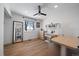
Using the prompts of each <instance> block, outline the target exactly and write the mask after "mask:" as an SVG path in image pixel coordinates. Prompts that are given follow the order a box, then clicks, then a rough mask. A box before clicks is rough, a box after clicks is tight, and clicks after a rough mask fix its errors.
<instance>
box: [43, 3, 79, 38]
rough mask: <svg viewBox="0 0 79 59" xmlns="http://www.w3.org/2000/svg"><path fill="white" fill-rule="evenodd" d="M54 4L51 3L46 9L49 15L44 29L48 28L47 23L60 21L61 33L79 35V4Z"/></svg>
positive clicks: (45, 20)
mask: <svg viewBox="0 0 79 59" xmlns="http://www.w3.org/2000/svg"><path fill="white" fill-rule="evenodd" d="M53 6H54V5H52V4H51V5H50V6H48V8H46V9H45V10H47V17H46V18H45V19H44V21H43V29H46V28H45V25H47V24H50V23H51V22H53V23H60V24H61V28H60V29H61V33H60V34H64V35H68V36H69V35H70V36H76V37H77V36H79V26H78V25H79V4H75V3H74V4H73V3H71V4H59V5H58V8H54V7H53ZM58 30H59V29H58Z"/></svg>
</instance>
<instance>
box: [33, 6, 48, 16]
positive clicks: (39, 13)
mask: <svg viewBox="0 0 79 59" xmlns="http://www.w3.org/2000/svg"><path fill="white" fill-rule="evenodd" d="M36 15H44V16H46V15H47V14H45V13H42V12H41V7H40V5H39V6H38V13H36V14H34V15H33V16H36Z"/></svg>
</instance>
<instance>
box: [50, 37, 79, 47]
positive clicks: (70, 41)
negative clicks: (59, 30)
mask: <svg viewBox="0 0 79 59" xmlns="http://www.w3.org/2000/svg"><path fill="white" fill-rule="evenodd" d="M51 40H52V41H53V42H56V43H58V44H60V45H64V46H67V47H70V48H78V47H77V46H78V43H79V41H78V39H77V38H74V37H68V36H57V37H54V38H52V39H51Z"/></svg>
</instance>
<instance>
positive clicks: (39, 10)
mask: <svg viewBox="0 0 79 59" xmlns="http://www.w3.org/2000/svg"><path fill="white" fill-rule="evenodd" d="M38 12H39V13H41V7H40V5H39V6H38Z"/></svg>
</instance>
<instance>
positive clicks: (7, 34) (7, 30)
mask: <svg viewBox="0 0 79 59" xmlns="http://www.w3.org/2000/svg"><path fill="white" fill-rule="evenodd" d="M11 42H12V21H11V17H10V16H9V15H8V14H7V13H6V11H5V13H4V44H7V43H11Z"/></svg>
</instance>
